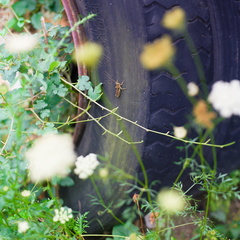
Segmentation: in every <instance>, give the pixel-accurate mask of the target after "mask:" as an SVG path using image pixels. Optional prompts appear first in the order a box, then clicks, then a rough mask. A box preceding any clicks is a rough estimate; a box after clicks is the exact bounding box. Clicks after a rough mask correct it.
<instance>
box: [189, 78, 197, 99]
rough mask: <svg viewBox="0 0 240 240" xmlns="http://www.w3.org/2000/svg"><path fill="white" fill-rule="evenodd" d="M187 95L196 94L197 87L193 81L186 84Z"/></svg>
mask: <svg viewBox="0 0 240 240" xmlns="http://www.w3.org/2000/svg"><path fill="white" fill-rule="evenodd" d="M187 90H188V95H189V96H191V97H194V96H196V95H197V94H198V92H199V88H198V85H197V84H196V83H194V82H190V83H188V85H187Z"/></svg>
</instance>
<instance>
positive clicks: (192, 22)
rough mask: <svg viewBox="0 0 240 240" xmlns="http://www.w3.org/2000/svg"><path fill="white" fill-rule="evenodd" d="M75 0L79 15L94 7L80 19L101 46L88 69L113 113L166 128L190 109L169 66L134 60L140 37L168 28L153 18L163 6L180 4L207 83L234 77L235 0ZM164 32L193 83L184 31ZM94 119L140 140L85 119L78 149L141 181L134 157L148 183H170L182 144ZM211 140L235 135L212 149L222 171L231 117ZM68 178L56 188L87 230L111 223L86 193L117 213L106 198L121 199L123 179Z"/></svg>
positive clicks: (239, 139) (231, 153)
mask: <svg viewBox="0 0 240 240" xmlns="http://www.w3.org/2000/svg"><path fill="white" fill-rule="evenodd" d="M75 5H76V7H77V9H78V11H79V14H81V15H83V16H87V15H88V14H89V13H95V14H97V15H96V17H95V18H94V19H92V20H90V21H89V22H88V23H87V24H86V25H85V26H84V27H85V32H86V36H87V39H88V40H90V41H95V42H98V43H100V44H102V45H103V47H104V56H103V58H102V60H101V63H100V65H99V67H98V71H97V73H96V72H95V73H93V74H92V80H93V81H96V82H97V81H98V80H99V81H101V82H102V83H103V90H104V96H103V98H102V100H101V102H100V103H101V104H103V105H104V106H106V107H108V108H110V109H113V108H116V107H118V110H117V113H118V114H119V115H120V116H122V117H124V118H127V119H129V120H131V121H133V122H137V124H139V125H141V126H143V127H145V128H147V129H151V130H154V131H158V132H163V133H166V132H171V133H172V131H173V126H182V125H184V124H185V123H186V122H187V120H188V119H187V116H188V114H190V113H191V111H192V107H191V104H190V103H189V101H188V100H187V98H186V97H185V96H184V94H183V93H182V91H181V89H180V87H179V86H178V84H177V82H176V80H175V79H174V78H173V77H172V76H171V74H170V73H169V72H167V71H165V70H162V71H152V72H148V71H146V70H144V69H143V68H142V66H141V65H140V62H139V56H140V53H141V51H142V49H143V45H144V44H145V43H147V42H151V41H153V40H154V39H157V38H160V37H161V36H162V35H163V34H165V33H167V34H170V35H171V32H169V31H168V30H166V29H164V28H163V27H162V26H161V25H160V20H161V19H162V16H163V14H164V13H165V12H166V11H167V10H168V9H171V8H173V7H174V6H180V7H182V8H183V9H184V10H185V11H186V14H187V25H188V31H189V34H190V35H191V37H192V39H193V41H194V43H195V44H196V48H197V53H193V54H199V56H200V58H201V60H202V63H203V68H204V71H205V76H206V79H207V83H208V87H209V89H210V88H211V86H212V84H213V83H214V82H216V81H218V80H224V81H230V80H232V79H239V74H240V66H239V49H240V28H239V26H240V1H239V0H227V1H226V0H184V1H183V0H117V1H116V0H115V1H114V0H104V1H102V0H76V1H75ZM172 37H173V40H174V44H175V46H176V48H177V53H176V57H175V62H174V63H175V65H176V66H177V68H178V69H179V71H180V73H181V75H182V76H183V77H184V78H185V79H186V81H187V82H195V83H197V84H199V79H198V75H197V71H196V67H195V65H194V61H193V56H192V54H191V53H190V52H189V49H188V48H187V46H186V43H185V41H184V39H183V38H182V37H179V36H175V35H172ZM114 81H115V82H116V81H118V82H119V83H122V82H123V81H124V83H123V85H122V88H126V89H125V90H124V91H122V92H121V95H120V97H118V98H116V97H115V83H114ZM239 107H240V106H239ZM90 112H91V114H92V115H93V116H94V117H95V118H97V117H100V116H103V115H104V114H106V113H107V112H106V111H104V110H102V109H101V108H100V107H97V106H95V105H92V108H91V110H90ZM100 123H101V124H102V125H103V126H104V127H105V128H107V129H109V130H110V131H112V132H115V133H116V134H117V133H119V132H120V131H123V132H122V133H121V135H120V136H121V137H123V138H125V139H127V140H128V141H129V142H131V141H141V140H143V143H141V144H136V145H134V144H127V143H126V142H123V141H121V140H120V139H118V138H117V137H115V136H113V135H111V134H108V133H105V134H104V135H103V133H104V130H103V129H102V128H101V127H100V126H99V125H98V124H97V123H96V122H93V121H92V122H89V123H87V124H86V128H85V131H84V133H83V135H82V138H81V139H80V142H79V144H78V146H77V152H78V154H79V155H84V156H85V155H87V154H89V153H95V154H99V155H101V156H106V157H107V158H109V159H110V161H111V163H112V164H114V165H115V166H117V167H119V168H121V169H123V170H124V171H125V172H127V173H129V174H132V175H134V176H138V178H139V179H140V180H141V181H144V174H143V172H142V170H141V167H140V165H139V163H138V158H141V159H142V161H143V163H144V165H145V168H146V171H147V176H148V181H149V184H151V183H152V182H153V181H154V180H159V181H160V185H156V186H155V189H156V190H158V188H160V187H161V186H171V185H172V183H173V182H174V180H175V179H176V177H177V175H178V173H179V171H180V169H181V167H180V166H177V165H176V164H175V162H177V161H179V159H180V158H181V157H185V153H184V152H181V151H179V150H178V149H177V147H178V146H180V145H182V144H181V143H180V142H178V141H173V140H172V139H171V138H168V137H166V136H162V135H158V134H154V133H151V132H147V131H146V130H144V129H141V128H139V127H137V126H136V125H134V124H132V123H129V122H126V121H123V120H119V119H117V118H116V117H115V116H114V115H111V116H108V117H105V118H103V119H102V120H101V121H100ZM215 141H216V143H217V144H225V143H229V142H232V141H235V142H236V143H235V144H234V145H232V146H230V147H227V148H223V149H217V159H218V171H219V172H221V173H223V172H229V171H231V170H233V169H237V168H239V167H240V147H239V144H240V121H239V117H231V118H229V119H226V120H224V121H223V122H222V123H221V124H220V125H219V126H218V127H217V128H216V129H215ZM205 157H206V159H207V160H208V161H209V163H210V164H211V163H212V152H211V148H206V149H205ZM73 178H74V181H75V185H74V186H73V187H69V188H62V189H61V190H60V193H61V196H62V197H63V199H64V202H65V204H66V205H68V206H70V207H71V208H73V209H74V210H77V211H80V212H81V213H84V212H87V211H89V212H90V213H89V215H88V217H89V219H90V220H91V221H90V226H91V228H90V230H89V231H90V232H95V233H97V232H101V231H102V230H103V228H105V229H107V228H109V227H111V226H113V224H115V221H114V219H113V218H112V215H111V214H109V213H106V211H105V210H106V209H105V208H104V207H103V206H101V205H92V204H91V199H92V197H90V195H92V196H95V197H98V196H97V194H96V187H97V188H98V191H99V193H100V194H101V196H102V198H103V202H104V203H105V204H106V206H105V207H109V209H111V210H112V211H113V212H114V213H115V215H116V216H117V217H120V216H121V213H122V211H123V209H124V208H122V207H114V206H115V205H116V203H118V202H119V200H120V199H125V194H124V193H125V192H126V190H128V189H129V188H130V186H129V185H127V184H125V185H122V186H119V185H118V184H117V183H115V182H112V181H111V182H103V181H101V180H100V181H99V182H97V185H96V186H95V188H94V187H93V185H92V182H91V181H90V180H85V181H81V180H79V179H77V176H73ZM118 178H121V176H120V175H119V176H118ZM180 180H181V181H182V183H183V186H184V188H187V187H189V186H190V185H191V181H190V179H189V176H188V173H187V172H186V173H185V174H184V175H183V176H182V178H181V179H180ZM130 197H131V194H130ZM108 204H110V206H108ZM103 205H104V204H103ZM103 213H104V214H103ZM96 219H99V220H100V221H101V224H102V225H101V224H99V221H97V220H96Z"/></svg>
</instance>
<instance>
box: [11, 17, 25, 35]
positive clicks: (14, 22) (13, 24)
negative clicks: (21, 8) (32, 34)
mask: <svg viewBox="0 0 240 240" xmlns="http://www.w3.org/2000/svg"><path fill="white" fill-rule="evenodd" d="M7 26H8V28H10V29H14V30H15V31H17V32H20V31H22V28H20V27H19V26H18V20H17V19H16V18H12V19H10V20H9V21H8V23H7Z"/></svg>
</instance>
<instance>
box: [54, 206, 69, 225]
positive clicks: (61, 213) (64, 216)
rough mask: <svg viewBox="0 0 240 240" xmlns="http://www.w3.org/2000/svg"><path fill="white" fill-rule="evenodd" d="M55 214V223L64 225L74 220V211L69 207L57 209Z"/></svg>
mask: <svg viewBox="0 0 240 240" xmlns="http://www.w3.org/2000/svg"><path fill="white" fill-rule="evenodd" d="M54 212H55V215H54V217H53V221H54V222H58V221H59V222H60V223H62V224H64V223H65V222H68V221H69V220H70V218H73V215H72V209H71V208H68V207H61V208H60V210H59V209H55V210H54Z"/></svg>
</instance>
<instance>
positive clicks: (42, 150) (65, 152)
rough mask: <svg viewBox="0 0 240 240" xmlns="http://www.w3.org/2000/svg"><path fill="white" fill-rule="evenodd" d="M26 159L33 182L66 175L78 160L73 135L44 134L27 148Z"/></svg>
mask: <svg viewBox="0 0 240 240" xmlns="http://www.w3.org/2000/svg"><path fill="white" fill-rule="evenodd" d="M26 159H27V160H28V162H29V171H30V178H31V180H32V181H33V182H38V181H43V180H49V179H51V178H52V177H54V176H59V177H65V176H66V175H67V174H68V173H69V170H70V167H71V166H72V165H73V164H74V162H75V160H76V155H75V153H74V145H73V142H72V137H71V136H70V135H68V134H47V135H44V136H42V137H41V138H38V139H37V140H35V142H34V144H33V146H32V147H31V148H30V149H28V150H27V152H26Z"/></svg>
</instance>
